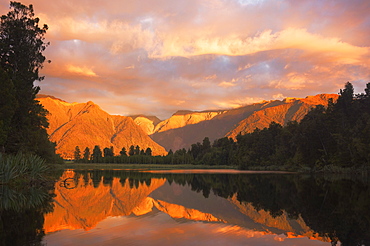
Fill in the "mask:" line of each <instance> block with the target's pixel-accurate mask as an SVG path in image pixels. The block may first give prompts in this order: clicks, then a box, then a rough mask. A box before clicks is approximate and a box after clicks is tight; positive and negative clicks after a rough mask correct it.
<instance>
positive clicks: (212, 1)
mask: <svg viewBox="0 0 370 246" xmlns="http://www.w3.org/2000/svg"><path fill="white" fill-rule="evenodd" d="M23 3H25V4H33V5H34V9H35V14H36V16H38V17H40V20H41V23H47V24H48V25H49V30H48V32H47V34H46V39H47V41H50V42H51V45H50V46H49V47H48V48H47V49H46V51H45V55H46V57H47V59H50V60H51V61H52V63H51V64H45V67H44V69H43V70H42V73H43V75H45V76H46V78H45V80H44V81H42V83H39V85H40V86H41V90H42V93H44V94H52V95H54V96H56V97H61V98H62V99H64V100H67V101H79V102H83V101H94V102H95V103H97V104H99V105H100V106H101V107H102V108H103V109H104V110H106V111H108V112H109V113H112V114H125V115H127V114H140V113H143V114H151V115H153V114H155V115H158V116H160V117H161V118H166V117H168V116H170V115H171V114H172V113H174V112H175V111H177V110H180V109H189V110H206V109H215V108H221V107H225V108H229V107H236V106H240V105H241V104H243V103H252V102H256V101H261V100H271V99H274V98H276V95H279V94H280V95H284V96H287V97H305V96H307V95H313V94H318V93H337V92H338V91H339V89H340V88H342V87H343V85H344V83H345V82H347V81H351V82H352V83H353V84H354V86H355V89H356V88H358V90H360V91H361V90H362V88H364V83H365V82H366V80H368V78H369V77H370V72H369V71H370V69H369V67H370V62H369V60H370V59H369V58H370V53H369V50H370V45H369V44H370V36H369V35H368V30H369V28H370V17H369V15H368V10H369V9H370V2H369V1H366V0H354V1H347V0H338V1H334V2H333V1H319V0H314V1H312V0H300V1H295V0H280V1H275V0H263V1H262V0H206V1H204V0H188V1H168V0H148V1H146V2H145V4H143V3H142V2H141V1H129V0H121V1H118V0H106V1H103V0H89V1H88V2H87V1H71V0H63V1H62V0H56V1H53V4H45V2H44V1H43V0H32V1H31V0H24V1H23ZM0 11H2V13H6V12H7V11H8V4H5V3H2V4H0Z"/></svg>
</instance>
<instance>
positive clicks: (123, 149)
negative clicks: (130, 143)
mask: <svg viewBox="0 0 370 246" xmlns="http://www.w3.org/2000/svg"><path fill="white" fill-rule="evenodd" d="M119 154H120V155H121V156H127V152H126V148H125V147H122V149H121V151H120V152H119Z"/></svg>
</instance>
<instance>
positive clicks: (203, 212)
mask: <svg viewBox="0 0 370 246" xmlns="http://www.w3.org/2000/svg"><path fill="white" fill-rule="evenodd" d="M55 195H56V196H55V198H54V210H53V212H51V213H47V214H45V222H44V231H45V233H46V234H49V235H50V237H48V236H47V237H46V238H47V240H50V238H53V237H57V234H55V235H56V236H55V235H54V234H53V233H52V232H57V231H63V230H65V229H69V230H77V229H83V230H84V231H89V230H94V228H95V227H97V225H98V228H101V227H102V226H103V225H108V224H109V225H110V224H111V223H113V224H116V223H117V221H118V220H124V219H123V218H127V219H130V218H132V216H134V218H138V219H139V218H141V220H143V221H144V220H145V221H146V220H153V219H154V218H159V217H160V218H162V220H163V216H162V214H163V215H166V216H169V218H172V221H174V222H176V223H177V224H175V225H174V226H171V229H170V231H171V233H179V232H175V231H176V230H179V226H180V224H181V223H189V222H192V223H194V222H196V221H199V222H203V223H204V222H207V223H212V224H213V225H212V224H208V225H207V226H208V227H209V228H213V227H217V229H214V230H215V231H217V232H218V233H220V232H222V233H226V234H225V235H229V236H230V235H232V234H235V233H236V231H237V232H238V233H237V235H238V236H241V235H244V236H243V238H249V237H252V236H251V235H254V236H253V237H263V235H265V236H266V235H267V236H268V235H275V237H274V238H275V239H273V240H275V241H276V240H278V239H279V240H280V241H281V240H287V239H290V238H306V240H308V239H311V240H315V241H317V242H319V241H320V242H327V243H329V244H330V242H331V244H332V245H336V244H337V243H338V242H341V244H342V245H367V243H368V242H369V241H368V240H369V232H368V230H367V229H368V228H369V221H370V220H369V215H370V213H369V212H370V211H369V209H370V201H369V185H368V181H367V179H364V180H353V179H350V178H343V177H337V176H333V177H331V178H327V177H321V178H318V177H316V178H315V177H312V176H302V175H282V174H248V175H246V174H160V173H155V174H153V173H144V172H129V171H119V170H110V171H101V170H100V171H65V172H64V173H63V175H62V176H61V178H60V180H59V181H58V182H57V183H56V186H55ZM122 216H123V217H122ZM127 216H128V217H127ZM143 216H144V217H143ZM145 216H150V217H145ZM113 218H115V219H113ZM130 221H131V222H130V224H131V227H130V230H134V224H136V223H138V221H137V220H136V221H134V222H133V221H132V220H130ZM151 223H154V222H151ZM156 223H158V222H156ZM167 223H170V222H167ZM178 223H180V224H178ZM214 223H216V224H214ZM165 224H166V223H165V222H164V220H163V221H162V224H161V225H160V224H158V225H157V227H153V228H151V229H150V230H151V231H153V230H154V231H156V232H157V233H159V232H160V231H161V229H160V228H161V227H162V226H164V225H165ZM217 224H218V225H219V226H216V225H217ZM197 225H198V224H197ZM122 226H123V225H122ZM184 226H185V225H183V226H181V227H184ZM103 227H104V226H103ZM143 227H145V226H143V225H140V226H139V228H143ZM115 228H116V229H117V228H118V227H117V226H116V227H115ZM176 228H177V229H176ZM193 228H195V227H193ZM125 230H126V231H127V230H128V229H127V228H126V229H125ZM148 230H149V229H148ZM168 230H169V229H167V230H166V232H163V233H165V234H166V235H162V236H160V235H157V237H166V238H168V237H169V236H168V235H169V234H168V233H169V232H168ZM96 233H97V232H96ZM99 233H101V232H99ZM109 233H113V234H114V232H112V231H111V230H109ZM182 233H184V232H182ZM192 233H193V234H192V235H194V232H192ZM208 233H209V231H208ZM113 234H112V235H113ZM185 234H186V233H185ZM188 234H189V233H188ZM53 235H54V236H53ZM246 235H248V236H247V237H246ZM281 235H284V236H283V237H282V238H281ZM131 236H132V235H131ZM101 237H103V236H101ZM120 237H122V235H121V234H120ZM177 237H179V235H177ZM48 238H49V239H48ZM142 240H143V239H142ZM112 245H113V244H112ZM312 245H314V244H312ZM315 245H316V244H315Z"/></svg>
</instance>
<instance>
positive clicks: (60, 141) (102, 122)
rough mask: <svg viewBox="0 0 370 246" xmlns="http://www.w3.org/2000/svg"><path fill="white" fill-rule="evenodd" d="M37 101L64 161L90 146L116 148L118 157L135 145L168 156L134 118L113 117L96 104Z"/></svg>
mask: <svg viewBox="0 0 370 246" xmlns="http://www.w3.org/2000/svg"><path fill="white" fill-rule="evenodd" d="M37 100H39V101H40V103H41V104H42V105H43V106H44V107H45V108H46V109H47V110H48V111H49V114H48V115H47V118H48V120H49V124H50V125H49V128H48V129H47V131H48V134H49V137H50V140H51V141H53V142H55V143H56V151H57V153H58V154H60V155H61V156H62V157H63V158H66V159H71V158H73V153H74V150H75V147H76V146H79V148H80V150H81V152H83V150H84V149H85V148H86V147H89V148H90V151H91V152H92V150H93V148H94V146H95V145H99V146H100V148H101V149H103V148H105V147H108V148H109V147H110V146H113V148H114V151H115V154H118V153H119V151H120V150H121V149H122V147H125V148H126V150H128V149H129V147H130V146H131V145H135V146H136V145H139V146H140V148H141V149H146V148H151V149H152V153H153V155H165V154H166V153H167V152H166V151H165V149H164V148H163V147H162V146H160V145H158V144H157V143H155V142H154V141H153V140H152V139H151V138H150V137H149V136H148V134H147V133H145V132H144V131H143V130H142V128H141V127H140V126H138V125H137V124H136V123H135V122H134V120H133V119H132V118H130V117H125V116H117V115H109V114H108V113H106V112H105V111H103V110H102V109H101V108H100V107H99V106H98V105H96V104H94V103H93V102H87V103H67V102H64V101H62V100H59V99H55V98H51V97H39V98H38V99H37Z"/></svg>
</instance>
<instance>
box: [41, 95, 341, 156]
mask: <svg viewBox="0 0 370 246" xmlns="http://www.w3.org/2000/svg"><path fill="white" fill-rule="evenodd" d="M337 98H338V95H337V94H319V95H316V96H308V97H306V98H286V99H284V100H272V101H263V102H260V103H254V104H250V105H246V106H243V107H239V108H235V109H229V110H209V111H184V110H182V111H177V112H176V113H174V114H173V115H172V116H171V117H170V118H168V119H166V120H160V119H159V118H158V117H156V116H145V115H133V116H118V115H110V114H108V113H107V112H105V111H103V110H102V109H101V108H100V107H99V106H98V105H96V104H94V103H93V102H87V103H68V102H65V101H63V100H61V99H58V98H55V97H52V96H45V95H39V96H38V98H37V100H39V101H40V103H41V104H42V105H43V106H44V108H45V109H47V110H48V111H49V114H48V115H47V118H48V120H49V124H50V125H49V128H48V134H49V137H50V140H51V141H53V142H55V143H56V151H57V153H58V154H60V155H61V156H62V157H63V158H66V159H72V158H73V153H74V150H75V147H76V146H79V147H80V149H81V151H83V150H84V149H85V148H86V147H89V148H90V149H91V150H92V148H93V147H94V146H95V145H99V146H100V147H101V148H105V147H111V146H113V148H114V152H115V154H118V153H119V151H120V150H121V149H122V147H125V148H126V150H128V149H129V147H130V146H131V145H134V146H136V145H138V146H140V148H141V149H146V148H151V149H152V153H153V155H165V154H166V153H167V151H169V150H170V149H171V150H173V151H175V150H178V149H182V148H189V147H190V146H191V144H194V143H196V142H201V141H202V140H203V139H204V138H205V137H208V138H209V139H210V141H211V142H212V141H214V140H215V139H218V138H222V137H230V138H234V139H235V138H236V136H237V135H238V134H245V133H248V132H252V131H254V130H255V129H256V128H259V129H263V128H265V127H268V126H269V124H270V123H271V122H272V121H275V122H276V123H279V124H282V125H285V124H287V123H288V122H289V121H292V120H297V121H300V120H301V119H302V118H303V117H304V116H305V115H306V114H307V113H308V112H309V110H310V109H311V108H313V107H315V106H317V105H324V106H327V105H328V100H329V99H333V101H336V100H337Z"/></svg>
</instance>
